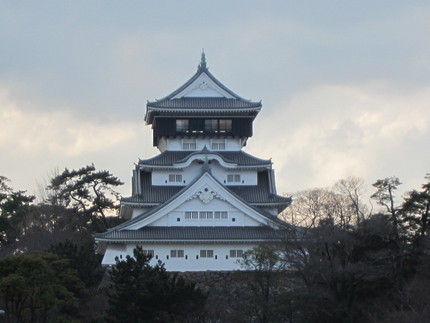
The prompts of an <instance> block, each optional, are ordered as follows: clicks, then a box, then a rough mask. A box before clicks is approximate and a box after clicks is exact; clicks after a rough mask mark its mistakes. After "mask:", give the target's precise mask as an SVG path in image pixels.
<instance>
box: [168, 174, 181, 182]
mask: <svg viewBox="0 0 430 323" xmlns="http://www.w3.org/2000/svg"><path fill="white" fill-rule="evenodd" d="M169 182H170V183H182V175H181V174H170V175H169Z"/></svg>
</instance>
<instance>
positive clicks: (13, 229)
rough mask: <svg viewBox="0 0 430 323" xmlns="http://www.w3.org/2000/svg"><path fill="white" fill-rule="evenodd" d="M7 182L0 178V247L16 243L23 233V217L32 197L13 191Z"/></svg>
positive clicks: (2, 177)
mask: <svg viewBox="0 0 430 323" xmlns="http://www.w3.org/2000/svg"><path fill="white" fill-rule="evenodd" d="M8 181H9V180H8V179H7V178H6V177H4V176H0V247H2V248H4V247H5V246H6V245H10V244H12V243H14V242H16V241H17V240H18V239H19V238H20V237H21V235H22V234H23V232H24V231H25V222H24V219H25V216H26V214H27V213H28V210H29V207H30V204H31V203H32V202H33V200H34V196H30V195H25V191H14V190H13V189H12V188H10V187H9V186H8V185H7V182H8Z"/></svg>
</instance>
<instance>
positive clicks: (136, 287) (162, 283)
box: [107, 247, 206, 322]
mask: <svg viewBox="0 0 430 323" xmlns="http://www.w3.org/2000/svg"><path fill="white" fill-rule="evenodd" d="M150 259H151V256H148V255H145V254H144V253H143V251H142V249H141V248H139V247H137V248H136V249H135V250H134V257H130V256H127V257H126V259H124V260H121V259H118V258H117V259H116V265H115V266H113V267H112V272H111V279H112V287H111V294H110V309H109V312H108V318H107V320H108V321H109V322H186V320H187V318H190V317H192V316H193V315H195V314H196V313H198V312H199V311H202V310H203V307H204V305H205V301H206V295H204V294H203V293H202V292H201V291H200V290H199V289H197V288H196V286H195V284H193V283H188V282H186V281H185V280H184V279H182V278H180V277H177V276H175V275H170V274H168V273H166V270H165V268H164V265H163V264H161V263H160V262H159V263H157V264H156V265H155V266H151V265H150V264H149V261H150Z"/></svg>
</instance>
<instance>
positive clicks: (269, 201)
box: [121, 172, 291, 209]
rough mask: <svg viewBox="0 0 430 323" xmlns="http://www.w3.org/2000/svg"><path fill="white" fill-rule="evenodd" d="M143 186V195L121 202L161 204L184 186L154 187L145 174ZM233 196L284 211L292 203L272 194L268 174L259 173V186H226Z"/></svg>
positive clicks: (287, 198)
mask: <svg viewBox="0 0 430 323" xmlns="http://www.w3.org/2000/svg"><path fill="white" fill-rule="evenodd" d="M143 174H144V175H143V176H142V185H143V192H144V193H143V195H134V196H131V197H126V198H122V199H121V202H122V203H126V204H159V203H164V202H165V201H167V200H168V199H170V198H172V197H173V196H174V195H175V194H177V193H178V192H179V191H181V190H182V189H184V186H152V185H151V174H150V173H143ZM226 188H227V189H229V190H230V191H231V192H232V193H233V194H235V195H237V196H238V197H239V198H241V199H242V200H244V201H246V202H247V203H250V204H252V205H256V206H264V205H279V207H281V206H282V207H281V209H284V208H285V207H286V206H288V205H289V204H290V203H291V198H289V197H284V196H280V195H276V194H272V193H271V192H270V186H269V181H268V173H267V172H259V173H258V186H255V185H254V186H226Z"/></svg>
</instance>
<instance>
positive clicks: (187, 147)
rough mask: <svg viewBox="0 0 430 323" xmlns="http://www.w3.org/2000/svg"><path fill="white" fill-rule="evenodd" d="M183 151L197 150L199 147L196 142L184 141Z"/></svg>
mask: <svg viewBox="0 0 430 323" xmlns="http://www.w3.org/2000/svg"><path fill="white" fill-rule="evenodd" d="M182 149H183V150H196V149H197V145H196V141H195V140H194V141H184V142H183V144H182Z"/></svg>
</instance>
